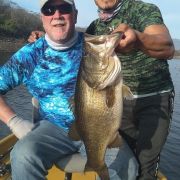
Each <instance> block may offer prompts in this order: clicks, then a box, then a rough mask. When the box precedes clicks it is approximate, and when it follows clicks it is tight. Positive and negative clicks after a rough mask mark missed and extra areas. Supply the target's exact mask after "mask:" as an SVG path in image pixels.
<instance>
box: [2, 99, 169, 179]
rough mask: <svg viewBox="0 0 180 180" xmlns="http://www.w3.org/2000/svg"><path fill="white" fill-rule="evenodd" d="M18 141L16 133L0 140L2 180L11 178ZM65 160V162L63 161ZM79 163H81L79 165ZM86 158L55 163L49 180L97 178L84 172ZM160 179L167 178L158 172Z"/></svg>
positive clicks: (35, 114) (74, 157)
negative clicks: (12, 161)
mask: <svg viewBox="0 0 180 180" xmlns="http://www.w3.org/2000/svg"><path fill="white" fill-rule="evenodd" d="M32 105H33V112H32V117H33V121H36V120H38V108H39V107H38V102H37V100H36V99H35V98H32ZM17 141H18V139H17V138H16V137H15V135H14V134H10V135H7V136H6V137H4V138H3V139H2V140H0V180H10V179H11V162H10V152H11V150H12V148H13V146H14V144H15V143H16V142H17ZM63 161H65V163H64V162H63ZM77 164H80V165H79V166H77ZM85 164H86V159H84V158H82V156H81V155H80V154H79V153H76V154H74V155H70V156H69V157H67V158H64V159H62V160H60V161H59V163H58V164H56V165H54V166H53V167H52V168H51V169H50V170H49V171H48V175H47V180H95V179H96V177H97V174H96V173H95V172H89V171H88V172H83V169H84V166H85ZM158 180H167V178H166V177H165V176H164V175H163V174H162V173H161V172H158Z"/></svg>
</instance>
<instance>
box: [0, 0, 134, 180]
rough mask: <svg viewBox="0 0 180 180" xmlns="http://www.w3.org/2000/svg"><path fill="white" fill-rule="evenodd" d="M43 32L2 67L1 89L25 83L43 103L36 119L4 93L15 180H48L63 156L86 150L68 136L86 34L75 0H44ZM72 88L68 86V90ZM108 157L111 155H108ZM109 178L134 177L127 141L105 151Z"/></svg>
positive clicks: (3, 109)
mask: <svg viewBox="0 0 180 180" xmlns="http://www.w3.org/2000/svg"><path fill="white" fill-rule="evenodd" d="M40 2H41V18H42V22H43V26H44V29H45V32H46V34H45V36H44V37H42V38H39V39H38V40H37V41H36V42H35V43H31V44H28V45H26V46H24V47H23V48H22V49H20V50H19V51H18V52H17V53H15V54H14V55H13V56H12V57H11V58H10V60H9V61H8V62H7V63H6V64H5V65H4V66H2V67H1V69H0V93H1V95H2V94H5V93H6V92H7V91H8V90H10V89H12V88H14V87H15V86H18V85H20V84H24V85H25V86H26V87H27V89H28V90H29V92H30V93H31V94H32V96H33V97H35V98H36V99H37V100H38V101H39V104H40V108H39V113H40V117H41V120H40V121H39V122H37V123H36V124H33V123H32V122H29V121H27V120H24V119H22V118H21V117H19V116H18V115H17V114H16V113H15V112H14V111H13V110H12V109H11V108H10V107H9V106H8V105H7V104H6V103H5V100H4V99H3V97H2V96H0V109H1V111H0V119H1V120H2V121H3V122H4V123H6V124H7V125H8V126H9V127H10V129H11V130H12V132H13V133H14V134H15V135H16V136H17V137H18V138H19V141H18V142H17V143H16V145H15V146H14V148H13V150H12V152H11V164H12V179H13V180H44V179H46V178H45V177H46V175H47V172H48V169H50V168H51V167H52V165H53V164H54V163H56V162H57V161H58V160H59V159H61V158H63V157H64V156H66V155H70V154H73V153H76V152H78V151H79V152H82V153H83V152H84V150H83V148H82V142H79V141H78V142H74V141H72V140H71V139H70V138H69V137H68V131H69V128H70V125H71V124H72V122H73V121H74V116H73V112H72V110H71V107H70V104H69V103H70V100H71V97H72V96H73V95H74V93H75V85H76V79H77V74H78V70H79V65H80V61H81V58H82V54H83V40H84V37H83V33H79V32H76V31H75V24H76V19H77V10H76V8H75V4H74V1H73V0H41V1H40ZM67 87H68V90H67ZM107 157H108V158H107ZM105 159H106V163H107V166H108V168H109V174H110V179H111V180H118V179H119V180H122V179H123V180H125V179H126V180H133V179H135V177H136V175H137V164H136V160H135V158H134V156H133V154H132V152H131V151H130V149H129V148H128V146H127V145H126V144H124V146H123V147H122V148H120V149H119V148H112V149H110V150H108V151H107V153H106V157H105Z"/></svg>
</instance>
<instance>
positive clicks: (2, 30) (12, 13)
mask: <svg viewBox="0 0 180 180" xmlns="http://www.w3.org/2000/svg"><path fill="white" fill-rule="evenodd" d="M12 5H13V6H12ZM36 29H38V30H42V29H43V28H42V23H41V20H40V16H39V14H37V13H35V12H28V11H26V10H25V9H22V8H21V7H19V6H18V5H17V4H16V3H12V2H10V1H8V0H0V36H6V37H15V38H24V37H27V36H28V35H29V33H30V32H31V31H32V30H36Z"/></svg>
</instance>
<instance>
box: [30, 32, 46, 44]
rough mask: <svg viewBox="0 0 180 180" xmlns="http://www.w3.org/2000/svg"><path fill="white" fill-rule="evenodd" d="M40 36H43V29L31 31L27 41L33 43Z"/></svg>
mask: <svg viewBox="0 0 180 180" xmlns="http://www.w3.org/2000/svg"><path fill="white" fill-rule="evenodd" d="M41 36H44V32H43V31H32V32H31V34H30V36H29V38H28V42H30V43H33V42H35V41H36V40H37V39H39V38H40V37H41Z"/></svg>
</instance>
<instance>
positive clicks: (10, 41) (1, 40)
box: [0, 36, 180, 59]
mask: <svg viewBox="0 0 180 180" xmlns="http://www.w3.org/2000/svg"><path fill="white" fill-rule="evenodd" d="M26 42H27V39H26V40H25V39H23V38H22V39H18V38H8V37H2V36H0V51H1V52H16V51H17V50H18V49H20V48H21V47H22V46H23V45H25V43H26ZM178 51H179V50H178ZM173 59H180V55H174V57H173Z"/></svg>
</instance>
